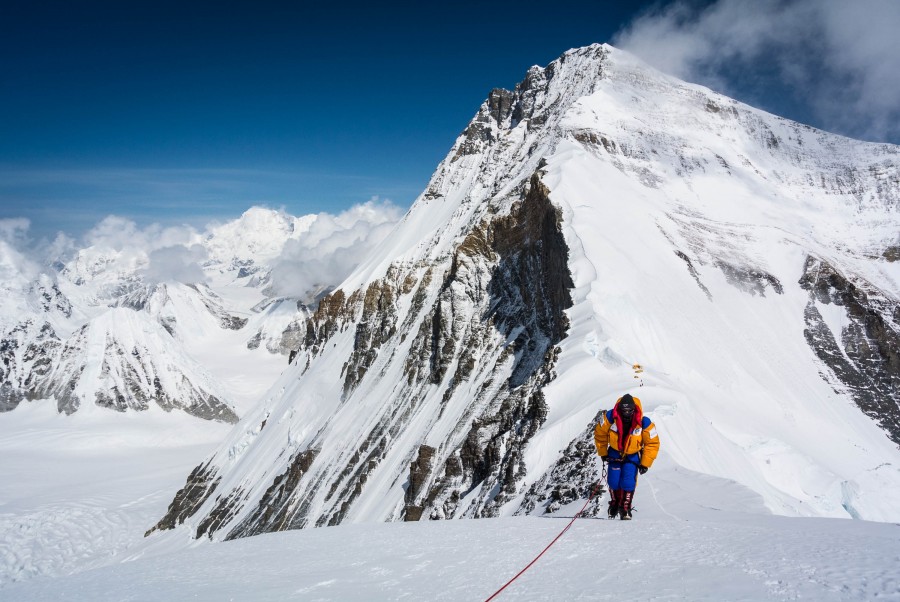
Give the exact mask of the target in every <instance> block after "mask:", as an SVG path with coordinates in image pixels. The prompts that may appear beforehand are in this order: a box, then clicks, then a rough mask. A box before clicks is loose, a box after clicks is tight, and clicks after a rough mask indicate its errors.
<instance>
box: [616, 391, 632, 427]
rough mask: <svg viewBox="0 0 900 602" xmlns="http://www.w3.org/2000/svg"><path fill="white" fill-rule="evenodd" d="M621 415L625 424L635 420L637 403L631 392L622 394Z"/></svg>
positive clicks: (619, 407) (619, 406)
mask: <svg viewBox="0 0 900 602" xmlns="http://www.w3.org/2000/svg"><path fill="white" fill-rule="evenodd" d="M618 409H619V415H620V416H621V417H622V423H623V424H631V421H632V420H634V411H635V404H634V398H632V397H631V395H629V394H627V393H626V394H625V395H623V396H622V399H621V400H619V405H618Z"/></svg>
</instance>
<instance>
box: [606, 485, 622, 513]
mask: <svg viewBox="0 0 900 602" xmlns="http://www.w3.org/2000/svg"><path fill="white" fill-rule="evenodd" d="M621 495H622V491H621V490H618V489H610V491H609V518H615V517H617V516H618V515H619V499H620V496H621Z"/></svg>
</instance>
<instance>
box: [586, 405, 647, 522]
mask: <svg viewBox="0 0 900 602" xmlns="http://www.w3.org/2000/svg"><path fill="white" fill-rule="evenodd" d="M594 444H595V445H596V446H597V455H599V456H600V458H601V459H602V460H603V461H604V462H608V463H609V476H608V478H607V483H608V485H609V495H610V497H611V498H612V499H611V500H610V502H609V518H615V517H616V515H618V516H619V518H621V519H622V520H631V501H632V498H633V497H634V490H635V488H636V487H637V477H638V473H640V474H644V473H645V472H647V470H648V469H649V468H650V466H652V465H653V460H655V459H656V454H658V453H659V436H658V435H657V433H656V425H654V424H653V421H651V420H650V419H649V418H647V417H646V416H644V414H643V410H642V408H641V400H640V399H638V398H637V397H632V396H631V395H629V394H627V393H626V394H625V395H623V396H622V397H620V398H619V399H618V400H616V405H615V406H614V407H613V409H611V410H607V411H606V412H603V420H601V421H600V422H599V423H597V426H596V427H594Z"/></svg>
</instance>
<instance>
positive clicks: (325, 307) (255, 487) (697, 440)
mask: <svg viewBox="0 0 900 602" xmlns="http://www.w3.org/2000/svg"><path fill="white" fill-rule="evenodd" d="M898 173H900V152H898V149H896V148H895V147H891V146H889V145H867V144H865V143H857V142H854V141H847V140H845V139H842V138H839V137H836V136H831V135H828V134H825V133H824V132H817V131H815V130H812V129H811V128H807V127H805V126H801V125H799V124H793V123H790V122H786V121H784V120H781V119H778V118H777V117H774V116H771V115H766V114H764V113H761V112H759V111H756V110H754V109H752V108H750V107H746V106H744V105H740V104H739V103H736V102H734V101H732V100H730V99H727V98H724V97H722V96H720V95H717V94H714V93H712V92H711V91H709V90H706V89H704V88H700V87H698V86H692V85H690V84H685V83H683V82H678V81H677V80H673V79H671V78H668V77H666V76H663V75H661V74H659V73H656V72H653V71H652V70H650V69H649V68H647V67H646V66H643V65H641V64H640V63H639V62H637V61H635V60H634V59H633V58H631V57H628V56H627V55H625V54H623V53H620V52H619V51H616V50H614V49H611V48H609V47H605V46H591V47H588V48H583V49H578V50H573V51H570V52H568V53H566V54H565V55H563V56H562V57H560V59H558V60H557V61H555V62H553V63H552V64H551V65H549V66H547V67H546V68H543V69H541V68H537V67H535V68H532V69H531V70H529V71H528V73H527V75H526V78H525V79H524V80H523V82H522V83H520V84H519V85H518V86H517V87H516V89H515V90H512V91H507V90H499V89H498V90H494V91H492V92H491V93H490V95H489V97H488V99H487V100H486V101H485V102H484V104H483V105H482V106H481V108H480V110H479V111H478V113H477V114H476V116H475V117H474V119H473V120H472V122H471V123H470V124H469V126H468V127H467V128H466V129H465V130H464V131H463V133H462V134H461V136H460V137H459V139H458V140H457V142H456V144H455V145H454V147H453V148H452V149H451V150H450V153H449V154H448V156H447V158H446V159H445V160H444V161H443V162H442V163H441V164H440V166H439V167H438V169H437V171H436V172H435V174H434V176H433V177H432V179H431V181H430V182H429V184H428V186H427V188H426V189H425V191H424V192H423V194H422V195H421V197H420V198H419V199H418V200H417V202H416V203H415V204H414V206H413V207H412V209H411V210H410V212H409V213H408V214H407V216H406V217H405V218H404V219H403V221H402V222H401V223H400V224H399V225H398V227H397V229H396V230H395V232H394V234H393V235H392V236H390V237H388V239H387V240H386V241H385V242H384V243H383V244H382V246H381V247H380V248H379V249H378V252H376V253H373V254H372V256H371V257H370V258H369V260H368V261H367V262H365V263H364V264H363V265H362V266H360V268H359V269H358V270H357V271H356V272H355V273H354V274H353V275H351V276H350V277H349V278H348V279H347V280H346V281H345V282H344V283H343V284H342V285H341V286H339V287H338V288H337V289H336V290H335V291H333V292H332V293H331V294H329V295H328V296H327V297H325V298H323V299H322V301H321V303H320V304H319V305H318V308H317V309H316V311H315V312H314V313H313V314H312V315H311V316H310V317H309V319H308V320H307V321H306V322H305V328H304V329H303V334H302V341H301V342H300V344H299V345H298V349H297V350H296V354H295V355H294V357H293V360H292V363H291V366H290V368H289V369H288V371H287V372H286V373H285V374H284V375H283V376H282V379H281V380H280V381H279V382H278V383H276V385H275V386H274V387H273V388H272V389H271V390H270V391H269V393H268V394H267V395H266V396H265V397H264V398H263V399H262V400H261V402H260V405H259V407H258V408H256V410H255V411H254V412H252V413H251V414H249V415H248V416H246V417H245V418H244V419H243V420H242V422H241V423H240V424H239V425H238V426H237V427H236V428H235V430H234V432H233V433H232V434H231V436H230V437H229V438H228V440H227V441H225V442H224V443H223V445H222V446H221V447H220V449H219V450H218V451H217V452H216V453H215V454H214V455H213V456H212V457H211V458H209V459H208V460H206V461H204V463H203V464H202V465H201V466H199V467H198V468H197V470H195V472H194V474H192V476H191V477H190V478H189V479H188V482H187V484H186V486H185V488H183V489H182V490H181V491H180V492H179V493H178V495H177V496H176V499H175V500H174V501H173V503H172V505H171V506H170V508H169V511H168V513H167V514H166V516H165V517H163V519H162V520H161V521H160V522H159V524H158V525H157V526H156V528H155V529H156V530H167V529H170V528H174V527H177V526H179V525H184V526H185V528H186V529H187V530H189V531H190V533H191V535H192V536H195V537H202V536H206V537H211V538H214V539H227V538H235V537H244V536H249V535H254V534H258V533H264V532H268V531H276V530H282V529H294V528H304V527H314V526H326V525H334V524H338V523H342V522H348V521H362V520H422V519H443V518H458V517H472V518H478V517H492V516H499V515H509V514H513V513H541V512H552V511H555V510H556V509H558V508H560V507H561V506H562V505H564V504H566V503H568V502H571V501H572V500H574V499H576V498H578V497H584V495H585V494H586V492H587V491H588V490H589V488H590V487H591V486H592V484H593V481H595V480H596V478H597V477H598V475H599V467H598V466H597V464H596V463H595V461H594V453H595V452H594V450H593V447H592V446H593V444H592V442H591V441H590V438H589V433H590V431H591V428H592V426H593V421H594V420H595V419H596V416H597V415H598V414H597V413H598V411H599V410H601V409H602V408H603V407H604V406H607V407H608V404H609V403H611V402H612V401H613V400H614V399H616V397H618V396H619V395H621V394H622V393H624V392H628V391H636V390H637V388H638V387H641V386H642V385H643V384H644V383H645V382H646V384H647V387H645V388H642V389H640V396H641V398H642V399H643V400H644V403H645V405H644V408H645V410H646V411H647V412H648V414H649V415H650V416H651V417H652V418H653V419H654V420H655V421H656V422H657V424H658V425H659V429H660V432H661V436H662V437H663V439H664V443H663V449H664V452H663V453H664V454H667V456H666V457H667V460H668V461H671V462H674V463H675V464H676V465H681V466H684V467H687V468H690V469H692V470H698V471H701V472H705V473H707V474H711V475H715V476H718V477H723V478H728V479H732V480H736V481H738V482H740V483H742V484H744V485H745V486H746V487H748V488H749V489H752V490H753V491H755V492H757V493H758V494H759V495H760V496H762V497H763V499H764V501H765V503H766V504H767V506H768V507H769V508H771V509H772V510H773V511H776V512H783V513H797V514H813V515H822V516H846V515H852V516H863V517H871V518H876V519H882V520H884V519H886V518H887V517H890V516H895V515H896V512H895V511H894V510H892V508H893V507H894V501H900V471H897V470H894V469H893V468H891V467H892V466H895V464H893V462H894V461H896V462H897V464H896V465H897V466H900V450H898V449H897V447H896V445H895V443H894V442H892V441H891V440H890V438H889V437H888V435H887V434H886V432H885V429H886V430H887V433H889V434H890V436H891V437H896V435H895V434H894V433H893V431H892V429H894V428H895V427H894V418H893V417H892V416H894V414H892V413H891V411H890V410H891V408H890V406H891V404H894V405H896V403H897V402H896V399H895V398H894V397H892V391H893V389H896V382H895V379H894V377H893V376H892V374H893V372H892V370H893V368H892V366H894V364H895V363H896V361H895V360H896V350H897V347H896V341H895V338H894V337H895V336H896V335H895V330H896V328H895V326H896V319H897V313H896V311H897V310H896V308H897V300H898V297H900V293H898V290H897V286H896V272H895V271H893V268H892V267H891V266H892V265H893V264H892V263H891V262H890V256H891V255H890V253H889V252H888V251H884V250H885V249H890V248H891V247H890V244H893V245H896V232H897V228H898V226H900V219H898V199H900V184H898V180H897V175H898ZM842 225H843V226H845V227H846V228H848V229H849V232H845V233H842V234H841V235H840V236H838V235H836V234H835V232H836V231H838V229H839V226H842ZM888 243H890V244H888ZM872 249H878V253H876V254H873V253H872ZM883 251H884V252H885V253H887V255H884V254H883V253H882V252H883ZM810 256H813V257H823V258H828V263H829V265H832V266H833V265H840V266H841V270H838V269H837V268H833V269H832V271H833V272H834V274H835V275H836V277H834V278H830V277H829V278H826V279H825V280H822V278H821V277H819V276H817V277H812V276H811V274H812V271H814V270H813V267H811V266H812V264H810V263H806V264H805V263H804V262H806V258H807V257H810ZM811 261H819V262H820V263H821V264H822V266H824V263H823V262H825V261H826V260H824V259H823V260H811ZM804 266H805V267H804ZM820 267H821V266H820ZM845 268H846V270H845ZM816 270H817V273H818V274H820V275H821V274H824V273H825V272H824V271H823V270H822V269H819V268H816ZM863 273H865V274H866V275H867V276H868V277H867V278H865V279H863V280H865V282H866V283H867V285H866V286H864V287H862V288H860V287H861V286H862V285H861V284H860V283H862V281H863V280H860V279H859V278H858V277H857V275H858V274H863ZM801 274H804V275H803V276H802V277H801V276H800V275H801ZM848 274H854V276H853V277H850V276H849V275H848ZM837 276H840V277H837ZM798 278H800V279H799V280H798ZM853 287H856V288H853ZM860 291H863V292H864V293H865V294H862V293H861V292H860ZM838 302H840V307H841V308H846V315H847V320H848V322H847V324H846V328H845V329H838V330H837V331H835V330H834V328H833V326H834V324H832V322H834V320H835V319H836V318H835V316H836V315H837V314H834V313H833V312H830V311H827V310H826V311H825V315H823V317H822V320H820V321H816V318H815V315H814V311H819V312H820V313H821V312H822V308H823V307H825V306H826V305H831V306H837V304H838ZM873 312H874V313H873ZM876 314H877V315H876ZM829 320H830V321H829ZM823 324H824V326H823ZM826 327H827V328H828V332H826V331H825V330H823V328H826ZM804 332H805V334H804ZM834 332H838V333H839V334H838V336H837V337H835V336H833V335H832V340H830V341H829V339H828V336H826V335H828V334H829V333H834ZM838 339H840V343H839V344H838V343H837V342H836V341H838ZM838 345H839V347H838ZM836 348H837V349H838V351H839V352H840V355H841V356H842V357H843V358H844V360H845V361H844V363H841V362H837V363H835V361H834V357H835V353H837V352H838V351H835V349H836ZM638 362H640V363H642V364H646V365H647V366H648V367H649V368H648V370H647V372H646V373H644V375H643V376H642V377H641V378H639V379H638V380H633V379H635V378H637V375H635V374H633V372H632V370H631V367H632V365H633V364H635V363H638ZM845 364H846V365H845ZM823 376H824V377H825V378H823ZM841 383H843V384H841ZM835 385H840V387H843V388H840V390H837V391H836V390H835V389H836V387H835ZM853 387H856V389H854V388H853ZM857 390H858V391H859V394H857V393H855V392H854V391H857ZM883 392H886V394H885V395H880V393H883ZM873 393H878V394H879V395H880V402H879V403H881V405H879V406H878V407H877V408H867V407H865V406H863V411H860V410H859V408H858V407H856V406H855V405H853V404H852V403H847V402H848V401H849V400H850V399H857V400H860V399H863V397H865V399H867V400H868V399H870V398H871V397H873ZM823 416H827V417H828V419H827V420H826V419H824V418H822V417H823ZM872 418H874V419H875V420H874V421H873V420H872ZM882 427H883V428H882ZM823 437H825V438H827V439H828V440H829V441H831V451H833V449H840V450H841V452H840V454H839V456H840V459H839V460H836V459H835V456H834V455H833V454H832V453H831V451H829V452H828V453H823V450H822V443H821V441H822V440H823ZM860 442H864V443H865V444H864V445H862V444H860ZM773 459H774V461H773ZM783 467H790V468H789V469H784V468H783ZM873 493H877V495H873Z"/></svg>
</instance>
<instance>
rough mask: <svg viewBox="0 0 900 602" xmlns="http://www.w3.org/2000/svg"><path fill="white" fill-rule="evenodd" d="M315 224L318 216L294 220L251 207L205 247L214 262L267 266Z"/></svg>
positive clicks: (220, 228)
mask: <svg viewBox="0 0 900 602" xmlns="http://www.w3.org/2000/svg"><path fill="white" fill-rule="evenodd" d="M315 220H316V216H315V215H305V216H302V217H294V216H291V215H288V214H287V213H285V212H284V211H278V210H274V209H268V208H265V207H251V208H250V209H248V210H247V211H245V212H244V213H243V214H242V215H241V217H239V218H238V219H236V220H233V221H231V222H228V223H226V224H223V225H221V226H218V227H216V228H213V229H212V230H211V231H210V233H209V234H208V235H207V237H206V239H205V241H204V246H205V247H206V248H207V249H208V251H209V256H210V259H211V260H212V261H214V262H219V263H221V264H230V263H231V262H232V261H238V262H240V261H253V262H256V263H258V264H264V263H265V262H267V261H271V260H272V259H275V258H276V257H278V255H279V254H280V253H281V251H282V249H283V248H284V244H285V243H286V242H287V241H288V240H290V239H292V238H297V237H299V236H301V235H302V234H303V233H304V232H306V231H307V230H308V229H309V226H310V225H311V224H312V223H313V222H314V221H315Z"/></svg>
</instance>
